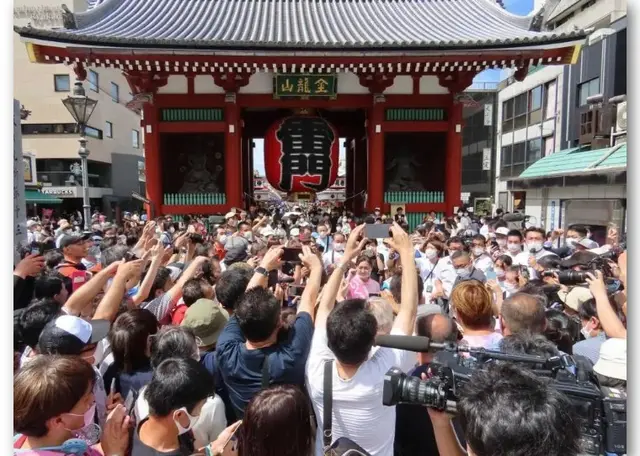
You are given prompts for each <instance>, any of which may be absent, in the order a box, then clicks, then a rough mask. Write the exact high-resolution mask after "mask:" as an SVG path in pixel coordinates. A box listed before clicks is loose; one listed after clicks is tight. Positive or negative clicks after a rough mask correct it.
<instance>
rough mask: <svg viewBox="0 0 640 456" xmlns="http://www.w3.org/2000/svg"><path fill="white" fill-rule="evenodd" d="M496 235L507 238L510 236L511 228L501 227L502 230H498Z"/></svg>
mask: <svg viewBox="0 0 640 456" xmlns="http://www.w3.org/2000/svg"><path fill="white" fill-rule="evenodd" d="M496 234H501V235H503V236H506V235H508V234H509V228H505V227H504V226H501V227H500V228H496Z"/></svg>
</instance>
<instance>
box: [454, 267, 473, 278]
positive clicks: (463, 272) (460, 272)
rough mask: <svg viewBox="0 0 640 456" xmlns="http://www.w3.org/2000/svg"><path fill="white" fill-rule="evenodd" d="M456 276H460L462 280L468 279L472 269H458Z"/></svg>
mask: <svg viewBox="0 0 640 456" xmlns="http://www.w3.org/2000/svg"><path fill="white" fill-rule="evenodd" d="M456 274H458V277H460V278H461V279H468V278H469V277H470V276H471V269H469V268H460V269H456Z"/></svg>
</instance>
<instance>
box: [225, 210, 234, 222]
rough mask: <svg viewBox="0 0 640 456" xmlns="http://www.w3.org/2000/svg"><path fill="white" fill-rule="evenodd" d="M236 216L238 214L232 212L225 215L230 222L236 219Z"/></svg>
mask: <svg viewBox="0 0 640 456" xmlns="http://www.w3.org/2000/svg"><path fill="white" fill-rule="evenodd" d="M236 215H237V214H236V213H235V212H233V211H232V212H227V215H225V216H224V218H225V219H226V220H229V219H230V218H233V217H236Z"/></svg>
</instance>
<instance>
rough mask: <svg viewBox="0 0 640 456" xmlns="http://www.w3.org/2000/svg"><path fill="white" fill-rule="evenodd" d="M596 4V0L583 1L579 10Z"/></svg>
mask: <svg viewBox="0 0 640 456" xmlns="http://www.w3.org/2000/svg"><path fill="white" fill-rule="evenodd" d="M595 4H596V0H589V1H588V2H587V3H585V4H584V5H582V8H580V11H584V10H586V9H587V8H589V7H591V6H593V5H595Z"/></svg>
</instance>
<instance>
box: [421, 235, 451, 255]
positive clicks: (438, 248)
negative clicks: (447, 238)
mask: <svg viewBox="0 0 640 456" xmlns="http://www.w3.org/2000/svg"><path fill="white" fill-rule="evenodd" d="M429 244H431V245H432V246H434V247H435V248H436V251H437V252H438V258H440V257H441V256H442V254H443V253H444V251H445V249H446V246H445V245H444V243H443V242H441V241H439V240H437V239H435V238H433V239H427V240H426V241H425V243H424V244H423V245H424V246H425V248H426V247H427V245H429Z"/></svg>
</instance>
